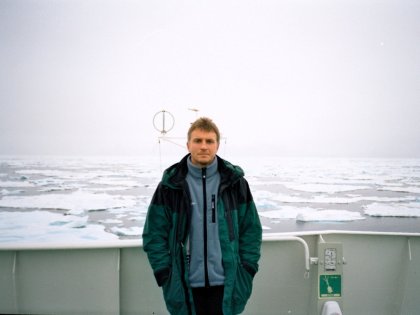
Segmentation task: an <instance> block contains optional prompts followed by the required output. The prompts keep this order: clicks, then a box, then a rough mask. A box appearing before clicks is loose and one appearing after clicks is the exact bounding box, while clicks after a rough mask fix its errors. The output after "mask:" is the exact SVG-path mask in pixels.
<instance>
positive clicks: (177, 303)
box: [162, 266, 185, 314]
mask: <svg viewBox="0 0 420 315" xmlns="http://www.w3.org/2000/svg"><path fill="white" fill-rule="evenodd" d="M162 289H163V296H164V298H165V303H166V307H167V309H168V311H169V313H171V314H179V312H180V310H181V309H182V308H183V306H184V304H185V294H184V289H183V286H182V282H181V278H180V275H179V272H178V270H177V269H176V267H175V266H172V270H171V272H170V274H169V277H168V279H167V280H166V281H165V283H164V284H163V286H162Z"/></svg>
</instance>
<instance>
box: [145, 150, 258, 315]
mask: <svg viewBox="0 0 420 315" xmlns="http://www.w3.org/2000/svg"><path fill="white" fill-rule="evenodd" d="M188 158H189V155H186V156H185V157H184V158H183V159H182V160H181V161H180V162H179V163H177V164H174V165H173V166H171V167H169V168H168V169H166V170H165V172H164V174H163V177H162V180H161V182H160V183H159V185H158V187H157V189H156V191H155V193H154V195H153V198H152V201H151V203H150V206H149V209H148V213H147V219H146V222H145V225H144V231H143V248H144V250H145V252H146V253H147V255H148V258H149V262H150V265H151V267H152V269H153V272H154V275H155V277H156V281H157V283H158V285H159V286H162V287H163V294H164V298H165V302H166V306H167V309H168V311H169V312H170V313H171V314H172V315H175V314H179V315H184V314H185V315H190V314H191V315H193V314H195V312H194V306H193V305H194V303H193V301H192V295H191V289H190V286H189V283H188V259H187V253H186V240H187V238H188V231H189V224H190V210H191V209H190V204H191V202H190V197H189V189H188V184H187V182H186V180H185V178H186V175H187V172H188V167H187V159H188ZM217 159H218V171H219V173H220V176H221V178H220V187H219V193H218V200H217V207H216V209H217V216H218V221H219V238H220V245H221V249H222V261H223V268H224V271H225V289H224V298H223V314H224V315H233V314H239V313H241V312H242V311H243V310H244V308H245V304H246V302H247V301H248V299H249V297H250V295H251V291H252V280H253V277H254V275H255V274H256V272H257V271H258V261H259V259H260V250H261V240H262V228H261V223H260V220H259V217H258V213H257V209H256V207H255V203H254V201H253V198H252V194H251V191H250V189H249V185H248V182H247V181H246V179H245V178H244V172H243V171H242V169H241V168H240V167H238V166H234V165H232V164H231V163H229V162H228V161H226V160H224V159H222V158H220V157H219V156H217Z"/></svg>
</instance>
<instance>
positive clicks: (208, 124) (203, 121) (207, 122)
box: [188, 117, 220, 143]
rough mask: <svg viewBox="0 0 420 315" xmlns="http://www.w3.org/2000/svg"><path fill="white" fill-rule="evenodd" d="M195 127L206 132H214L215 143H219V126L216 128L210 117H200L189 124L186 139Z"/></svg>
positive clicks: (189, 137)
mask: <svg viewBox="0 0 420 315" xmlns="http://www.w3.org/2000/svg"><path fill="white" fill-rule="evenodd" d="M196 129H201V130H204V131H207V132H212V131H213V132H214V133H215V134H216V139H217V143H220V132H219V128H217V126H216V124H215V123H214V122H213V120H211V119H210V118H207V117H200V118H198V119H197V120H196V121H194V122H193V123H192V124H191V126H190V129H188V141H189V140H190V139H191V133H192V132H193V131H194V130H196Z"/></svg>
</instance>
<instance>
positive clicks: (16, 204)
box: [0, 190, 136, 214]
mask: <svg viewBox="0 0 420 315" xmlns="http://www.w3.org/2000/svg"><path fill="white" fill-rule="evenodd" d="M135 204H136V198H135V197H134V196H116V195H109V194H94V193H89V192H85V191H81V190H78V191H75V192H73V193H69V194H45V195H35V196H5V197H3V199H0V207H9V208H30V209H62V210H69V211H70V213H72V214H80V213H83V212H84V211H93V210H105V209H111V208H120V207H131V206H134V205H135Z"/></svg>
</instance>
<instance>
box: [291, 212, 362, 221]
mask: <svg viewBox="0 0 420 315" xmlns="http://www.w3.org/2000/svg"><path fill="white" fill-rule="evenodd" d="M365 219H366V218H365V217H363V216H362V215H361V214H360V213H359V212H354V211H347V210H321V211H315V212H307V213H299V214H298V215H297V216H296V221H303V222H310V221H322V222H329V221H334V222H347V221H355V220H365Z"/></svg>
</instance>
